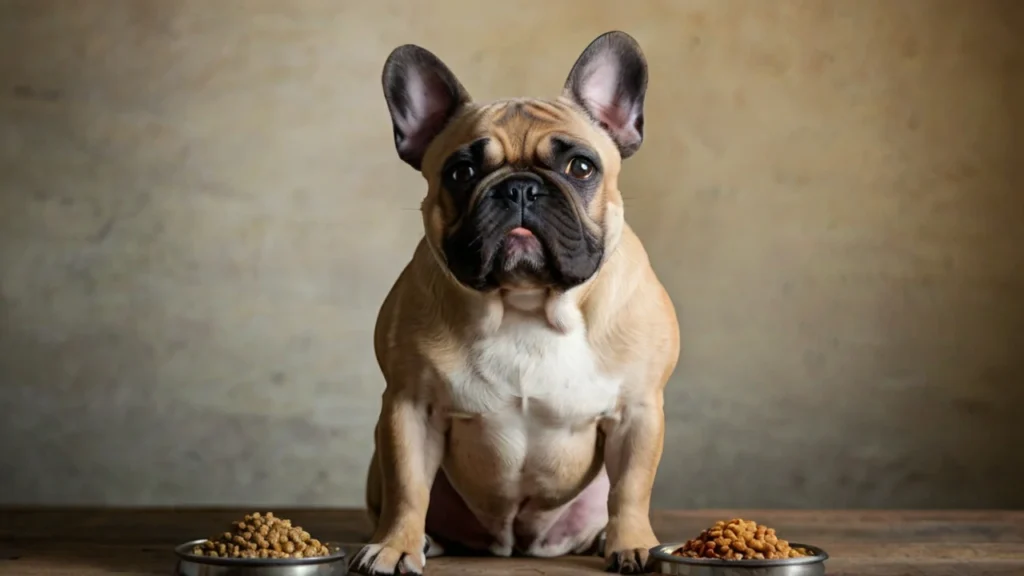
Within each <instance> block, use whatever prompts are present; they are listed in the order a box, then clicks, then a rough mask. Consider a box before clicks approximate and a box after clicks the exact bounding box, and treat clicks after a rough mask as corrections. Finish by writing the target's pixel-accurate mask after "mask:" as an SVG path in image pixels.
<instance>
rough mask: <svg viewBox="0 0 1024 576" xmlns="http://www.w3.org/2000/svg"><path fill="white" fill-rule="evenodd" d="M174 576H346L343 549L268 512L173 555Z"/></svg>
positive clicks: (255, 514) (256, 514)
mask: <svg viewBox="0 0 1024 576" xmlns="http://www.w3.org/2000/svg"><path fill="white" fill-rule="evenodd" d="M174 553H175V555H177V557H178V565H177V569H176V571H175V574H177V576H345V575H346V574H347V573H348V564H347V562H346V557H347V554H346V552H345V549H344V548H343V547H342V546H341V545H339V544H336V543H330V542H321V541H320V540H318V539H316V538H313V537H312V536H311V535H310V534H309V532H306V531H305V530H303V529H302V527H301V526H295V525H293V524H292V522H291V521H290V520H287V519H284V518H278V517H277V516H275V515H274V514H273V513H272V512H267V513H265V514H261V513H259V512H255V513H253V514H247V515H246V516H245V517H244V518H242V519H241V520H238V521H235V522H232V523H231V526H230V527H229V528H228V530H226V531H225V532H222V533H221V534H218V535H217V536H214V537H212V538H204V539H202V540H193V541H190V542H185V543H184V544H181V545H179V546H178V547H177V548H175V549H174Z"/></svg>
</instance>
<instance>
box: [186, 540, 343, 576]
mask: <svg viewBox="0 0 1024 576" xmlns="http://www.w3.org/2000/svg"><path fill="white" fill-rule="evenodd" d="M204 542H206V540H205V539H203V540H193V541H191V542H185V543H184V544H182V545H180V546H178V547H177V548H175V549H174V553H175V554H176V555H177V556H178V566H177V569H176V570H175V574H176V575H177V576H345V575H346V574H348V562H347V561H346V557H347V554H346V547H344V546H342V545H340V544H337V543H331V542H327V543H326V546H327V547H328V548H329V549H330V550H331V554H330V555H328V556H318V557H314V558H210V557H208V556H196V555H195V554H193V553H192V549H193V548H195V547H196V546H200V545H202V544H203V543H204Z"/></svg>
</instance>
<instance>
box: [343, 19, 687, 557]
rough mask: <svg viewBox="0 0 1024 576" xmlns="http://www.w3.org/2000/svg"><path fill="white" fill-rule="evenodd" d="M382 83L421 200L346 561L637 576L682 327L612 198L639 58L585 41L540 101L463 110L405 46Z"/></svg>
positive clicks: (395, 298)
mask: <svg viewBox="0 0 1024 576" xmlns="http://www.w3.org/2000/svg"><path fill="white" fill-rule="evenodd" d="M382 80H383V88H384V96H385V100H386V102H387V107H388V111H389V112H390V115H391V120H392V124H393V129H394V141H395V147H396V149H397V152H398V157H399V158H400V159H401V160H403V161H404V162H405V163H407V164H408V165H409V166H411V167H412V168H414V169H416V170H418V171H419V172H421V173H422V176H423V178H424V179H425V180H426V184H427V192H426V196H425V198H424V199H423V202H422V205H421V212H422V217H423V231H424V234H423V238H422V239H421V240H420V242H419V244H418V245H417V247H416V248H415V250H414V252H413V254H412V258H411V260H410V261H409V262H408V264H407V265H406V267H405V268H404V270H403V271H402V272H401V273H400V275H399V277H398V279H397V281H396V282H395V283H394V285H393V287H392V289H391V291H390V292H389V293H388V295H387V297H386V298H385V300H384V303H383V305H382V307H381V309H380V312H379V315H378V319H377V323H376V327H375V334H374V348H375V353H376V358H377V362H378V364H379V366H380V369H381V371H382V372H383V375H384V380H385V382H386V386H385V389H384V391H383V394H382V401H381V412H380V416H379V418H378V421H377V425H376V429H375V434H374V440H375V443H374V445H375V450H374V455H373V458H372V461H371V464H370V466H369V472H368V475H367V489H366V503H367V507H368V511H369V516H370V518H371V521H372V523H373V526H374V534H373V537H372V539H371V541H370V542H371V543H370V544H368V545H366V546H364V547H363V548H362V549H361V550H360V551H359V552H358V553H357V554H356V555H355V556H354V557H353V559H352V563H351V566H352V568H353V571H356V572H358V573H363V574H400V573H401V574H420V573H422V571H423V569H424V566H425V564H426V562H427V558H432V557H435V556H439V555H442V554H445V553H454V552H459V553H467V552H468V553H472V554H484V555H497V556H511V555H513V554H515V555H524V556H533V557H554V556H559V555H568V554H600V555H603V556H604V558H605V564H606V567H607V570H608V571H611V572H619V573H623V574H628V573H638V572H642V571H644V570H645V568H646V566H647V564H648V551H649V550H650V548H651V547H653V546H656V545H657V544H658V539H657V538H656V536H655V534H654V531H653V529H652V528H651V522H650V517H649V511H650V504H651V491H652V487H653V484H654V478H655V472H656V470H657V468H658V464H659V461H660V459H661V454H662V447H663V443H664V428H665V420H664V406H663V403H664V397H663V390H664V388H665V385H666V383H667V382H668V380H669V377H670V375H671V374H672V372H673V370H674V369H675V367H676V363H677V360H678V356H679V326H678V323H677V319H676V314H675V309H674V307H673V304H672V302H671V300H670V299H669V296H668V294H667V293H666V291H665V289H664V287H663V286H662V284H661V282H659V280H658V278H657V276H656V275H655V273H654V270H653V269H652V267H651V264H650V261H649V258H648V256H647V253H646V251H645V250H644V247H643V245H642V244H641V242H640V240H639V238H638V237H637V236H636V234H634V232H633V231H632V230H631V229H630V227H629V226H628V225H627V224H626V222H625V220H624V218H623V200H622V195H621V194H620V192H619V171H620V169H621V165H622V161H623V159H625V158H628V157H630V156H631V155H633V154H634V153H635V152H636V151H637V150H638V149H639V148H640V145H641V143H642V142H643V139H644V96H645V93H646V90H647V63H646V60H645V57H644V55H643V53H642V51H641V50H640V47H639V46H638V44H637V42H636V41H635V40H634V39H633V38H632V37H630V36H629V35H627V34H625V33H623V32H618V31H613V32H609V33H606V34H603V35H601V36H599V37H598V38H597V39H595V40H594V41H593V42H592V43H591V44H590V45H588V46H587V47H586V49H585V50H584V51H583V53H582V54H581V55H580V56H579V58H578V60H577V61H576V62H575V64H574V65H573V67H572V69H571V71H570V72H569V75H568V78H567V80H566V82H565V85H564V87H563V89H562V92H561V95H560V96H559V97H558V98H555V99H539V98H518V99H509V100H501V101H496V102H490V103H477V102H474V101H473V100H472V99H471V98H470V96H469V94H468V93H467V91H466V89H465V88H464V87H463V86H462V84H461V83H460V82H459V80H458V79H456V77H455V75H454V74H452V72H451V71H450V70H449V69H448V67H447V66H446V65H445V64H444V63H442V62H441V61H440V60H439V59H438V58H437V57H436V56H435V55H434V54H432V53H431V52H429V51H427V50H425V49H423V48H421V47H418V46H414V45H405V46H400V47H398V48H396V49H395V50H394V51H393V52H392V53H391V54H390V56H389V57H388V58H387V61H386V63H385V64H384V71H383V79H382Z"/></svg>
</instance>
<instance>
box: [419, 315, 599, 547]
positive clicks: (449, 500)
mask: <svg viewBox="0 0 1024 576" xmlns="http://www.w3.org/2000/svg"><path fill="white" fill-rule="evenodd" d="M449 384H450V388H449V391H450V403H449V406H448V414H449V417H450V419H451V420H450V429H449V436H448V445H447V449H446V451H445V452H446V455H445V460H444V466H443V473H442V475H441V478H440V479H439V481H440V482H446V483H448V487H447V488H445V487H444V486H441V487H440V489H441V492H439V495H440V497H441V498H442V500H441V501H436V500H434V499H433V498H432V502H431V508H432V509H433V510H434V512H435V516H436V514H437V511H438V508H439V507H442V506H449V507H452V508H453V509H454V508H458V507H459V501H461V502H462V504H463V505H464V507H465V511H468V513H469V514H470V515H471V516H472V517H473V518H474V519H475V520H476V524H475V525H474V524H473V523H472V522H471V523H469V525H470V528H472V529H470V530H468V532H474V531H476V532H479V534H469V533H467V534H464V535H463V536H462V538H461V539H463V540H468V541H467V542H457V543H462V544H465V545H467V546H470V547H472V548H480V547H481V543H483V542H485V541H488V540H490V542H489V543H488V544H487V545H486V547H485V549H487V550H489V551H491V552H493V553H497V554H502V555H504V554H509V553H512V552H513V551H519V552H523V553H527V554H537V555H551V554H557V553H566V552H569V551H573V550H574V549H575V547H576V545H577V544H585V543H587V542H589V541H591V540H593V538H594V537H595V536H596V535H597V533H598V532H599V531H600V529H602V528H603V526H604V523H605V522H606V521H607V508H606V499H607V478H606V477H605V476H604V474H603V469H602V463H603V455H602V453H601V451H600V445H599V432H598V424H599V422H600V421H601V419H602V418H606V417H611V416H612V415H613V413H614V411H615V408H616V403H617V398H618V391H619V382H618V380H617V379H615V378H614V377H611V376H609V375H606V374H603V373H601V371H600V370H599V368H598V364H597V361H596V357H595V356H594V354H593V352H592V351H591V349H590V347H589V344H588V342H587V340H586V337H585V334H584V333H583V331H582V328H580V329H578V330H577V331H575V332H570V333H568V334H561V333H557V332H554V331H553V330H551V329H550V328H548V327H547V326H546V325H544V324H541V323H538V322H535V321H532V320H517V319H516V318H514V317H513V318H511V319H508V320H506V323H504V324H503V325H502V327H501V328H500V329H499V331H498V332H497V334H495V335H494V336H493V337H490V338H487V339H483V340H480V341H478V342H476V343H474V345H473V347H472V350H471V353H470V355H469V360H468V361H467V363H466V365H464V366H462V367H460V369H459V370H457V371H453V373H451V374H450V375H449ZM437 488H438V487H435V489H437ZM445 490H447V491H448V492H445ZM444 494H447V496H444Z"/></svg>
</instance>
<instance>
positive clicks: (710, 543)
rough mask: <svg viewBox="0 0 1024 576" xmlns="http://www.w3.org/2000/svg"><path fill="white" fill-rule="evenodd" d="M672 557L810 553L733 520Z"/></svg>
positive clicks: (717, 524) (749, 523)
mask: <svg viewBox="0 0 1024 576" xmlns="http://www.w3.org/2000/svg"><path fill="white" fill-rule="evenodd" d="M310 545H312V544H310ZM325 553H326V552H325ZM673 554H675V555H677V556H685V557H688V558H718V559H723V560H752V559H755V560H764V559H769V560H776V559H782V558H799V557H801V556H807V555H808V552H807V551H806V550H803V549H797V548H791V547H790V545H789V542H788V541H786V540H783V539H782V538H779V537H778V535H777V534H776V533H775V529H774V528H769V527H767V526H763V525H760V524H758V523H756V522H754V521H753V520H744V519H742V518H733V519H731V520H728V521H725V520H719V521H717V522H715V523H714V524H713V525H712V526H711V527H710V528H708V529H707V530H703V531H701V533H700V535H699V536H698V537H697V538H694V539H692V540H688V541H687V542H686V543H685V544H683V545H682V546H681V547H679V548H677V549H676V550H675V551H674V552H673Z"/></svg>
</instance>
